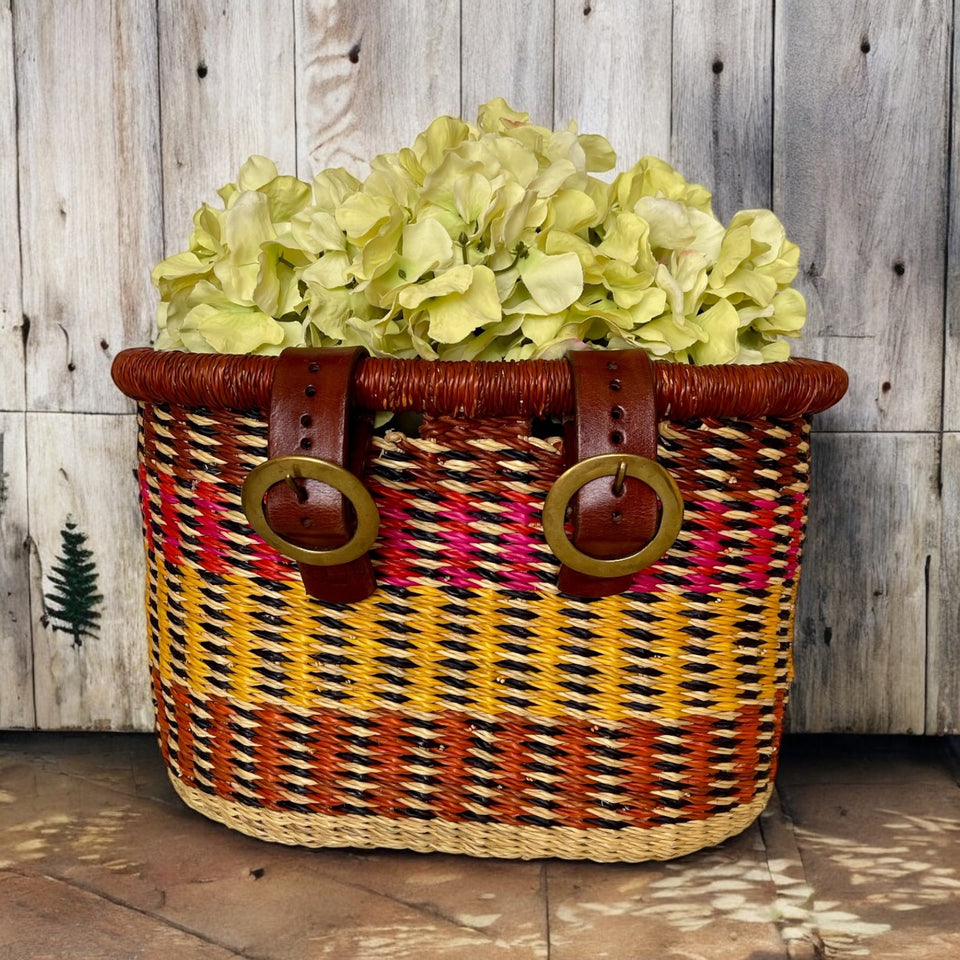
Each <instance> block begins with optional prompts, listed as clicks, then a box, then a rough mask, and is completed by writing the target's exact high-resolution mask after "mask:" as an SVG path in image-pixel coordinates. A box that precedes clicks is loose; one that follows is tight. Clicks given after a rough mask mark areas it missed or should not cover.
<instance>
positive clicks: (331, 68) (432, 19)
mask: <svg viewBox="0 0 960 960" xmlns="http://www.w3.org/2000/svg"><path fill="white" fill-rule="evenodd" d="M296 6H297V137H298V154H299V158H300V174H301V176H302V177H304V178H308V177H310V176H312V175H313V174H315V173H317V172H318V171H319V170H322V169H324V168H326V167H346V168H347V169H348V170H349V171H350V172H351V173H353V174H354V175H355V176H358V177H362V176H365V175H366V173H367V171H368V169H369V167H368V161H369V160H370V159H371V158H372V157H374V156H375V155H376V154H379V153H393V152H394V151H396V150H398V149H399V148H400V147H403V146H406V145H407V144H409V143H410V142H411V141H412V139H413V137H414V136H415V135H416V134H417V133H419V132H420V131H421V130H422V129H423V128H424V127H426V126H427V124H429V123H430V121H431V120H432V119H433V118H434V117H435V116H437V115H438V114H442V113H446V114H451V115H454V116H456V115H458V114H459V113H460V4H459V0H434V2H431V3H429V4H400V3H391V2H390V0H369V2H366V3H362V4H361V3H338V2H337V0H296Z"/></svg>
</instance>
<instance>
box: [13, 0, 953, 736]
mask: <svg viewBox="0 0 960 960" xmlns="http://www.w3.org/2000/svg"><path fill="white" fill-rule="evenodd" d="M954 18H955V13H954V11H953V10H952V8H951V4H949V3H946V2H943V3H935V2H930V0H900V2H898V3H896V4H890V3H888V2H886V0H850V2H845V3H840V4H837V3H832V2H829V0H781V2H778V3H776V4H774V3H773V2H772V0H528V2H527V3H524V4H522V5H521V4H517V3H516V2H512V0H434V2H431V3H430V4H423V3H419V2H414V0H406V2H403V0H365V2H364V3H358V2H347V0H290V2H287V3H283V4H280V3H270V4H267V3H263V2H260V0H230V2H229V3H220V2H217V3H214V2H212V0H126V2H119V0H116V2H113V3H103V2H102V0H72V2H70V3H62V4H38V3H34V2H32V0H0V249H3V250H4V251H5V252H6V257H5V262H4V266H3V269H0V728H11V727H35V726H36V727H41V728H110V729H147V728H149V726H150V704H149V697H148V693H147V689H146V683H145V664H144V659H145V651H144V639H143V632H144V631H143V616H142V613H141V609H140V608H141V580H142V564H141V559H140V556H139V550H140V547H139V539H138V538H139V519H138V515H137V508H136V500H135V496H136V491H135V481H134V477H133V467H134V448H133V447H134V434H135V423H134V415H133V410H132V408H131V405H130V404H128V403H127V402H126V401H125V400H124V399H123V398H122V397H120V396H119V395H118V394H117V393H116V391H115V390H114V389H113V387H112V385H111V383H110V380H109V376H108V370H109V365H110V361H111V359H112V357H113V356H114V355H115V353H116V352H117V351H118V350H119V349H122V348H124V347H128V346H134V345H139V344H143V343H146V342H148V339H149V337H150V334H151V329H152V324H153V313H154V307H155V296H154V293H153V290H152V288H151V286H150V284H149V270H150V268H151V266H152V265H153V263H154V262H156V261H157V260H158V259H159V258H160V257H161V256H163V255H164V254H165V253H169V252H173V251H175V250H179V249H182V247H183V245H184V243H185V241H186V238H187V235H188V233H189V229H190V221H189V217H190V215H191V213H192V211H193V210H194V209H195V208H196V207H197V206H198V205H199V203H200V202H201V201H204V200H208V201H214V200H215V190H216V188H217V187H219V186H220V185H221V184H222V183H224V182H226V181H228V180H230V179H232V178H233V176H234V174H235V172H236V170H237V168H238V166H239V165H240V163H241V162H242V161H243V159H244V158H245V157H246V156H247V155H249V154H251V153H263V154H266V155H268V156H270V157H272V158H273V159H275V160H276V161H277V163H278V165H279V166H280V168H281V169H282V170H283V171H285V172H297V173H298V174H299V175H300V176H301V177H304V178H309V177H310V176H311V175H312V174H313V173H314V172H315V171H317V170H318V169H320V168H322V167H325V166H330V165H344V166H347V167H348V168H350V169H352V170H353V171H354V172H355V173H357V174H359V175H362V174H363V173H364V171H365V160H366V159H367V158H369V157H371V156H372V155H373V154H375V153H377V152H380V151H385V150H391V149H396V148H397V147H399V146H401V145H403V144H406V143H408V142H409V141H410V140H411V138H412V137H413V136H414V135H415V134H416V133H417V132H418V131H419V130H420V129H422V128H423V127H424V126H425V125H426V123H427V122H429V120H430V119H431V118H432V117H434V116H435V115H437V114H439V113H444V112H445V113H452V114H457V113H459V114H461V115H463V116H465V117H466V118H468V119H472V118H473V116H474V115H475V111H476V108H477V106H478V104H480V103H481V102H483V101H485V100H487V99H490V98H491V97H494V96H498V95H502V96H505V97H506V98H507V99H508V101H510V102H511V103H512V104H513V105H514V106H516V107H519V108H523V109H527V110H529V111H530V112H531V114H532V115H533V117H534V119H535V120H536V121H538V122H540V123H544V124H550V125H561V124H565V123H566V122H567V121H568V120H569V119H571V118H575V119H577V120H578V122H579V124H580V127H581V129H582V130H584V131H588V132H600V133H604V134H605V135H607V136H608V138H609V139H610V140H611V142H612V143H613V145H614V147H615V148H616V150H617V152H618V154H619V156H620V158H621V166H627V165H629V164H630V163H631V162H632V161H633V160H634V159H636V158H638V157H640V156H642V155H643V154H648V153H652V154H656V155H660V156H662V157H664V158H665V159H668V160H670V161H671V162H672V163H674V164H675V165H677V166H678V167H679V168H680V169H681V170H682V171H683V172H684V173H685V174H686V175H687V176H688V178H690V179H692V180H696V181H699V182H702V183H705V184H707V185H708V186H710V187H711V188H712V189H713V190H714V193H715V206H716V209H717V212H718V213H719V215H720V216H721V217H722V218H724V219H728V218H729V217H730V216H732V214H733V213H734V212H735V211H736V210H738V209H740V208H742V207H750V206H772V207H773V208H774V209H775V210H776V211H777V212H778V214H779V215H780V216H781V218H782V219H783V220H784V222H785V223H786V225H787V229H788V233H789V235H790V236H791V238H792V239H794V240H796V241H797V242H798V243H799V244H800V245H801V249H802V258H801V279H800V281H799V284H800V287H801V289H802V290H803V292H804V293H805V294H806V296H807V298H808V302H809V307H810V320H809V323H808V328H807V332H806V336H805V338H804V341H803V343H802V347H801V348H800V349H799V350H798V351H797V352H799V353H802V354H805V355H807V356H814V357H820V358H825V359H830V360H834V361H836V362H839V363H841V364H843V365H844V366H845V367H846V368H847V369H848V370H849V372H850V374H851V381H852V386H851V390H850V394H849V396H848V397H847V399H845V400H844V401H843V402H842V403H841V404H840V405H839V406H838V407H837V408H836V409H835V410H834V411H831V412H830V413H828V414H825V415H823V416H821V417H820V418H818V421H817V423H816V433H815V438H814V456H815V463H814V484H815V488H814V496H813V502H812V507H811V514H810V518H811V526H810V535H809V539H808V543H807V549H806V554H805V567H804V575H803V585H802V596H801V602H800V605H799V610H798V614H797V642H796V665H797V680H796V683H795V686H794V691H793V697H792V702H791V718H790V722H791V728H792V729H794V730H803V731H856V732H868V733H895V732H912V733H922V732H926V733H931V734H932V733H944V732H954V733H956V732H958V731H960V604H958V603H957V600H956V597H957V591H956V589H955V587H954V584H955V583H956V582H957V580H958V579H960V510H958V509H957V508H958V505H960V480H958V479H957V478H958V476H960V390H958V389H957V383H958V382H960V381H958V378H960V320H958V314H957V304H958V302H960V289H958V285H957V279H956V277H957V260H958V254H960V228H958V221H960V216H958V214H960V209H958V199H957V198H958V196H960V174H958V172H957V168H958V166H960V165H957V164H954V165H953V167H952V168H951V166H950V165H949V162H948V160H949V156H950V151H951V149H953V150H954V153H953V155H954V156H957V155H958V154H957V151H956V148H957V147H960V144H958V143H957V142H953V143H951V117H952V111H953V110H954V103H955V100H956V94H955V90H954V89H953V88H951V77H956V76H960V71H958V70H957V69H956V65H954V67H953V69H951V62H952V58H953V57H954V56H955V54H954V52H953V48H952V35H953V29H954ZM76 534H82V535H83V536H84V537H85V539H83V540H78V539H77V536H76ZM71 536H73V539H72V540H71ZM71 550H72V551H73V554H72V555H73V557H74V559H76V557H77V556H78V555H82V556H83V557H86V558H87V559H88V560H89V562H91V563H92V564H94V568H95V571H96V575H97V579H96V582H95V586H94V587H92V588H91V593H93V592H96V593H99V594H100V595H101V599H100V600H99V601H97V603H96V604H95V608H96V613H97V619H96V620H95V623H94V624H93V625H92V626H91V630H90V635H89V636H84V637H81V638H80V639H82V643H81V644H80V645H78V644H77V643H76V642H75V641H76V639H77V637H76V636H73V635H71V634H70V632H69V631H64V630H58V629H56V626H57V620H56V617H55V616H51V614H52V613H54V614H55V612H56V607H57V599H56V597H57V589H56V568H57V566H58V564H60V563H61V562H62V560H63V558H64V556H65V553H70V551H71Z"/></svg>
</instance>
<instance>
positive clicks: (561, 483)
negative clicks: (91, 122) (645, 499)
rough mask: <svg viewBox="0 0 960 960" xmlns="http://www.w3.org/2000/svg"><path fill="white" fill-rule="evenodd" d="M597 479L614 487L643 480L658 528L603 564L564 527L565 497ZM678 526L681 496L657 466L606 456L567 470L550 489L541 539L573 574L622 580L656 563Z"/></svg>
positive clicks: (625, 456) (628, 456)
mask: <svg viewBox="0 0 960 960" xmlns="http://www.w3.org/2000/svg"><path fill="white" fill-rule="evenodd" d="M598 477H612V478H613V479H614V484H615V485H616V484H617V483H619V484H621V485H622V483H623V479H624V478H625V477H633V478H634V479H636V480H642V481H643V482H644V483H645V484H647V486H648V487H652V488H653V491H654V493H656V495H657V497H658V498H659V499H660V507H661V510H660V525H659V527H658V528H657V532H656V534H654V537H653V539H652V540H651V541H650V542H649V543H648V544H647V545H646V546H645V547H643V549H641V550H638V551H637V552H636V553H631V554H629V555H628V556H626V557H616V558H614V559H611V560H602V559H600V558H599V557H591V556H590V555H589V554H587V553H584V552H583V551H582V550H578V549H577V548H576V547H575V546H574V545H573V544H572V543H571V542H570V541H569V540H568V539H567V534H566V531H565V530H564V528H563V524H564V519H565V517H566V513H567V504H568V503H569V502H570V498H571V497H572V496H573V495H574V494H575V493H576V492H577V491H578V490H579V489H580V488H581V487H582V486H584V485H586V484H588V483H589V482H590V481H591V480H596V479H597V478H598ZM682 524H683V496H682V495H681V493H680V488H679V487H678V486H677V484H676V481H674V479H673V477H671V476H670V474H669V473H667V471H666V470H664V469H663V467H661V466H660V464H659V463H655V462H654V461H653V460H648V459H647V458H646V457H638V456H636V455H634V454H630V453H623V454H621V453H605V454H602V455H601V456H598V457H588V458H587V459H586V460H581V461H580V462H579V463H575V464H574V465H573V466H572V467H570V469H569V470H566V471H565V472H564V473H562V474H561V475H560V476H559V477H558V478H557V481H556V483H554V485H553V486H552V487H551V488H550V492H549V493H548V494H547V499H546V501H545V502H544V505H543V535H544V536H545V537H546V540H547V543H548V545H549V546H550V549H551V550H552V551H553V553H554V555H555V556H556V558H557V559H558V560H559V561H560V562H561V563H563V564H566V566H568V567H570V568H571V569H572V570H576V571H577V573H586V574H589V575H590V576H592V577H622V576H626V575H628V574H631V573H636V572H637V571H638V570H642V569H643V568H644V567H648V566H650V564H651V563H654V562H655V561H656V560H659V559H660V557H662V556H663V555H664V554H665V553H666V552H667V550H669V549H670V546H671V545H672V544H673V542H674V540H676V539H677V535H678V534H679V533H680V527H681V525H682Z"/></svg>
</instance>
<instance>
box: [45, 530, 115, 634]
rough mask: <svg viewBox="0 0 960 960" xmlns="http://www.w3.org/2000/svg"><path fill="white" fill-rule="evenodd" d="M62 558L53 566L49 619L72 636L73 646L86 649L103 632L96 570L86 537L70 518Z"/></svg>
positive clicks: (100, 598)
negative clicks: (89, 640)
mask: <svg viewBox="0 0 960 960" xmlns="http://www.w3.org/2000/svg"><path fill="white" fill-rule="evenodd" d="M60 538H61V555H60V556H59V557H57V561H56V563H55V564H54V566H53V569H52V572H51V574H50V583H51V585H52V587H53V589H52V590H51V592H50V593H48V594H46V596H45V599H46V615H47V618H48V620H49V622H50V623H51V625H52V626H53V629H54V630H60V631H61V632H63V633H69V634H71V635H72V636H73V645H74V646H75V647H77V648H79V647H81V646H83V638H84V637H94V636H96V635H97V633H98V631H99V629H100V623H99V621H100V610H99V609H98V608H99V606H100V601H101V600H102V599H103V595H102V594H100V593H97V579H98V574H97V568H96V564H95V563H94V560H93V553H92V551H91V550H90V549H89V548H87V547H86V546H85V544H86V541H87V535H86V534H85V533H82V532H81V531H80V530H78V529H77V524H76V522H75V521H74V520H72V519H71V518H70V517H67V520H66V523H65V524H64V527H63V529H62V530H61V531H60Z"/></svg>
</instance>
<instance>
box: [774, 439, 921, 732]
mask: <svg viewBox="0 0 960 960" xmlns="http://www.w3.org/2000/svg"><path fill="white" fill-rule="evenodd" d="M938 467H939V438H938V437H937V436H936V435H931V434H871V433H823V434H819V435H816V436H815V437H814V444H813V474H812V480H811V488H812V495H811V506H810V513H809V525H808V537H807V542H806V544H805V547H804V553H803V573H802V576H801V582H800V602H799V606H798V612H797V619H796V645H795V662H796V667H797V679H796V682H795V683H794V687H793V691H792V693H791V701H790V718H791V726H792V729H795V730H802V731H804V732H808V733H816V732H850V733H923V732H924V721H925V718H924V696H925V690H926V678H925V666H926V631H925V625H926V622H927V609H928V588H927V579H928V569H930V565H931V562H932V558H935V557H936V556H937V554H938V552H939V511H938V496H937V483H938Z"/></svg>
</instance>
